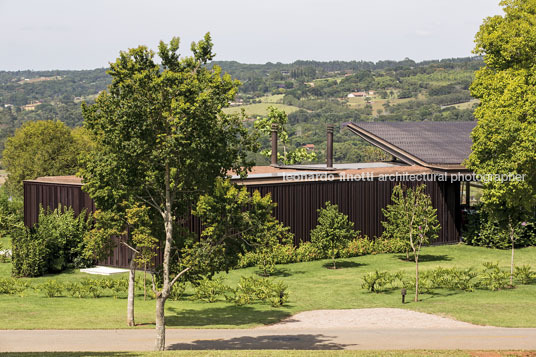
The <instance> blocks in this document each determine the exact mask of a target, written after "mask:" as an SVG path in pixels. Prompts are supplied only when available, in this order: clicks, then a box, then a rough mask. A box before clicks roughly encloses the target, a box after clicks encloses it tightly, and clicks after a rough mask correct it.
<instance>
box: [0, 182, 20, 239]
mask: <svg viewBox="0 0 536 357" xmlns="http://www.w3.org/2000/svg"><path fill="white" fill-rule="evenodd" d="M23 208H24V203H23V200H22V199H21V198H20V197H19V196H10V195H9V193H8V192H7V190H6V186H5V185H2V186H0V238H8V239H10V240H13V239H14V238H16V237H18V236H19V235H20V234H21V232H22V231H23V230H24V222H23V219H24V212H23ZM3 249H9V247H4V248H3ZM0 250H2V248H0Z"/></svg>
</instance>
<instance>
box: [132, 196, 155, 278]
mask: <svg viewBox="0 0 536 357" xmlns="http://www.w3.org/2000/svg"><path fill="white" fill-rule="evenodd" d="M125 216H126V221H127V224H128V227H129V233H130V240H131V242H129V243H130V244H132V247H133V248H134V249H136V251H137V252H136V254H135V256H134V260H135V262H136V263H137V264H138V266H142V267H143V268H144V270H146V269H147V267H150V266H151V265H152V261H153V258H154V257H156V248H157V247H158V239H157V238H156V237H154V236H153V233H152V231H151V228H152V222H151V217H150V211H149V207H147V206H140V205H138V204H134V205H133V206H132V207H130V208H128V209H127V210H126V215H125Z"/></svg>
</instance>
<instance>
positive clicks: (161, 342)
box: [155, 295, 166, 351]
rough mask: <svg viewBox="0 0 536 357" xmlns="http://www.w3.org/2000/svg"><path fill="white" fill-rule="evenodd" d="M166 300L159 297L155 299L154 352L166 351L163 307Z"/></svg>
mask: <svg viewBox="0 0 536 357" xmlns="http://www.w3.org/2000/svg"><path fill="white" fill-rule="evenodd" d="M165 303H166V299H164V298H163V297H162V296H161V295H157V297H156V345H155V350H157V351H164V350H165V349H166V316H165V314H164V306H165Z"/></svg>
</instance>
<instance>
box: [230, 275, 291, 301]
mask: <svg viewBox="0 0 536 357" xmlns="http://www.w3.org/2000/svg"><path fill="white" fill-rule="evenodd" d="M287 288H288V287H287V286H286V285H285V284H284V283H283V282H281V281H274V280H271V279H268V278H257V277H254V276H251V277H241V278H240V281H239V283H238V285H237V287H236V289H229V291H230V292H231V294H229V295H226V299H227V301H230V302H233V303H235V304H236V305H247V304H251V303H254V302H257V301H261V302H268V303H270V305H271V306H272V307H278V306H282V305H283V304H285V302H286V301H287V300H288V291H287Z"/></svg>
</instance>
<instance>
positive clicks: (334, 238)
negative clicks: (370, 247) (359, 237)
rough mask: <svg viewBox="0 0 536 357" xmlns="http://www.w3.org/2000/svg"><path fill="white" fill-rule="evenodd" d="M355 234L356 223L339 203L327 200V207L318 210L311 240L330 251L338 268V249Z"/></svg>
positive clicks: (334, 266)
mask: <svg viewBox="0 0 536 357" xmlns="http://www.w3.org/2000/svg"><path fill="white" fill-rule="evenodd" d="M355 236H356V232H355V231H354V223H352V222H350V221H349V220H348V216H347V215H345V214H343V213H341V212H340V211H339V207H338V206H337V205H333V204H331V202H326V204H325V207H324V208H320V209H319V210H318V224H317V226H316V227H315V228H313V229H312V230H311V242H312V243H313V244H315V245H316V246H317V247H318V248H319V249H321V250H323V251H326V252H329V257H330V258H331V260H332V261H333V268H336V265H335V257H336V256H337V253H338V251H340V250H341V249H342V248H343V247H345V246H346V244H347V242H348V241H349V240H350V239H352V238H353V237H355Z"/></svg>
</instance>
